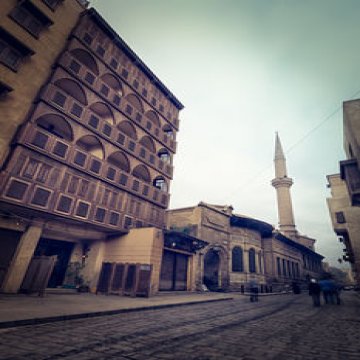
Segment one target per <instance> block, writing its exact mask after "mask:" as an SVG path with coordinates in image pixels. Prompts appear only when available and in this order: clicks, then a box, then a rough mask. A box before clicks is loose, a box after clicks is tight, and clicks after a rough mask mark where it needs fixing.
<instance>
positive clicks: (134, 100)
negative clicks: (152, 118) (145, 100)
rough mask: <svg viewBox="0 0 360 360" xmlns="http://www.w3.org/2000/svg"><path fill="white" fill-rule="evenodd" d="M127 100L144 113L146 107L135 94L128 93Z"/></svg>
mask: <svg viewBox="0 0 360 360" xmlns="http://www.w3.org/2000/svg"><path fill="white" fill-rule="evenodd" d="M126 100H127V101H128V102H129V103H130V104H131V105H132V106H133V107H134V108H135V109H136V110H137V111H139V112H141V113H143V112H144V108H143V105H142V103H141V101H140V100H139V98H138V97H137V96H136V95H134V94H128V95H126Z"/></svg>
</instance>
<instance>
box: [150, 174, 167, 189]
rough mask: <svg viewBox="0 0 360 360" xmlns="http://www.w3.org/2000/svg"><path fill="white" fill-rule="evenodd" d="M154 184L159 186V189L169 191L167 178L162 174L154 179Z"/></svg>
mask: <svg viewBox="0 0 360 360" xmlns="http://www.w3.org/2000/svg"><path fill="white" fill-rule="evenodd" d="M153 186H155V187H156V188H158V189H159V190H161V191H163V192H167V191H168V186H167V183H166V180H165V179H164V178H163V177H162V176H158V177H156V178H155V179H154V181H153Z"/></svg>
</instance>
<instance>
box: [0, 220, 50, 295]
mask: <svg viewBox="0 0 360 360" xmlns="http://www.w3.org/2000/svg"><path fill="white" fill-rule="evenodd" d="M42 228H43V223H42V222H34V223H32V224H31V225H30V226H29V227H28V228H27V230H26V231H25V232H24V233H23V235H22V236H21V238H20V241H19V245H18V247H17V248H16V251H15V254H14V256H13V259H12V261H11V264H10V266H9V269H8V272H7V274H6V277H5V279H4V282H3V285H2V289H1V291H2V292H5V293H13V294H14V293H17V292H18V291H19V289H20V286H21V284H22V281H23V279H24V276H25V274H26V271H27V269H28V266H29V264H30V261H31V258H32V256H33V254H34V251H35V248H36V246H37V244H38V241H39V239H40V236H41V233H42Z"/></svg>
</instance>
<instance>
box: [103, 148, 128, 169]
mask: <svg viewBox="0 0 360 360" xmlns="http://www.w3.org/2000/svg"><path fill="white" fill-rule="evenodd" d="M107 161H108V163H109V164H111V165H114V166H115V167H117V168H119V169H121V170H123V171H126V172H127V173H129V172H130V162H129V160H128V158H127V156H126V155H125V154H124V153H123V152H121V151H116V152H115V153H112V154H111V155H110V156H109V157H108V159H107Z"/></svg>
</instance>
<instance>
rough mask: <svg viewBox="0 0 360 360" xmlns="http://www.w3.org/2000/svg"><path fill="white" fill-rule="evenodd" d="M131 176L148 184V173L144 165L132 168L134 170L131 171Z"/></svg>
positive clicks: (149, 179)
mask: <svg viewBox="0 0 360 360" xmlns="http://www.w3.org/2000/svg"><path fill="white" fill-rule="evenodd" d="M132 174H133V176H135V177H136V178H138V179H140V180H143V181H145V182H147V183H150V181H151V178H150V172H149V170H148V168H147V167H146V166H145V165H138V166H136V167H135V168H134V170H133V171H132Z"/></svg>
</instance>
